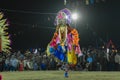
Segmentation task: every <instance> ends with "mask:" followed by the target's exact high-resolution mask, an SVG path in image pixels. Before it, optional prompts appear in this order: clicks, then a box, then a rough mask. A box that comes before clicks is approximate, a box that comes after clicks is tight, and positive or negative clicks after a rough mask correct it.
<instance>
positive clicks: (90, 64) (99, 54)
mask: <svg viewBox="0 0 120 80" xmlns="http://www.w3.org/2000/svg"><path fill="white" fill-rule="evenodd" d="M82 53H83V55H82V56H80V57H78V59H77V60H78V61H77V64H76V65H72V64H69V67H70V69H71V70H79V71H120V53H119V52H116V51H112V50H110V51H109V52H106V50H105V49H95V48H88V49H87V48H82ZM65 65H66V63H65V62H60V61H59V60H57V59H56V58H55V57H54V56H53V55H50V56H47V54H46V52H40V51H37V52H36V53H34V52H30V51H29V50H27V51H25V52H21V51H15V52H11V53H9V54H6V53H0V71H28V70H31V71H32V70H34V71H38V70H63V69H64V67H65Z"/></svg>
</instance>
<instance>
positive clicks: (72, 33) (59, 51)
mask: <svg viewBox="0 0 120 80" xmlns="http://www.w3.org/2000/svg"><path fill="white" fill-rule="evenodd" d="M70 23H71V12H70V10H68V9H66V8H65V9H63V10H61V11H59V12H58V14H57V16H56V20H55V25H56V26H57V27H56V31H55V33H54V36H53V38H52V40H51V42H50V43H49V44H48V48H47V53H48V55H50V54H53V55H54V56H55V57H57V58H58V59H59V60H61V61H63V62H68V63H70V64H76V63H77V57H76V55H78V56H80V55H81V50H80V45H79V40H80V39H79V35H78V32H77V30H76V29H74V28H71V27H70Z"/></svg>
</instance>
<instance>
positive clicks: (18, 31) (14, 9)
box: [0, 0, 120, 49]
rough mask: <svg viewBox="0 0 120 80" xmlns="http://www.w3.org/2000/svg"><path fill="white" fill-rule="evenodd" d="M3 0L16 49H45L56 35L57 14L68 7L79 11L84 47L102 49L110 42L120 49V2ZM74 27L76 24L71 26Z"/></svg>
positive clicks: (1, 7) (78, 24)
mask: <svg viewBox="0 0 120 80" xmlns="http://www.w3.org/2000/svg"><path fill="white" fill-rule="evenodd" d="M67 1H68V2H67V5H66V6H65V5H64V0H0V11H2V12H3V13H4V14H5V18H7V19H8V21H9V22H10V26H9V30H8V31H9V33H10V34H11V35H12V36H11V40H12V45H11V47H12V48H13V49H27V48H38V47H41V48H46V46H47V44H48V43H49V42H50V40H51V39H52V36H53V33H54V31H55V27H56V26H54V19H55V16H56V13H57V12H58V11H59V10H61V9H63V8H65V7H67V8H68V9H70V10H71V11H72V12H74V11H75V10H77V12H78V13H79V16H80V17H79V19H78V20H77V22H76V27H77V30H78V32H79V34H80V39H81V40H80V44H81V46H89V45H93V46H94V47H96V46H99V45H100V46H101V45H103V44H106V43H107V42H108V41H109V40H110V39H111V40H112V41H113V43H114V44H115V45H116V47H117V48H119V47H120V46H119V45H120V36H119V31H120V0H99V2H96V3H94V4H89V5H86V4H85V2H84V1H85V0H67ZM71 26H72V27H75V23H74V22H73V24H71Z"/></svg>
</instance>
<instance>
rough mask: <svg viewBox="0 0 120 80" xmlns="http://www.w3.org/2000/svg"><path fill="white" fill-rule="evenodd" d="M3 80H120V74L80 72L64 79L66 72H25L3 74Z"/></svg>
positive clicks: (75, 72)
mask: <svg viewBox="0 0 120 80" xmlns="http://www.w3.org/2000/svg"><path fill="white" fill-rule="evenodd" d="M0 75H2V77H3V79H2V80H120V72H80V71H69V77H68V78H65V77H64V71H23V72H18V71H17V72H1V73H0Z"/></svg>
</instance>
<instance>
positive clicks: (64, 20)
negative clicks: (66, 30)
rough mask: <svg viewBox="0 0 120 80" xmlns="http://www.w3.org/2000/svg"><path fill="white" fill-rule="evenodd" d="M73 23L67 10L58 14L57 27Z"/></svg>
mask: <svg viewBox="0 0 120 80" xmlns="http://www.w3.org/2000/svg"><path fill="white" fill-rule="evenodd" d="M70 23H71V12H70V10H68V9H67V8H65V9H62V10H60V11H59V12H58V14H57V16H56V19H55V23H54V24H55V25H59V24H61V25H64V24H70Z"/></svg>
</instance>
